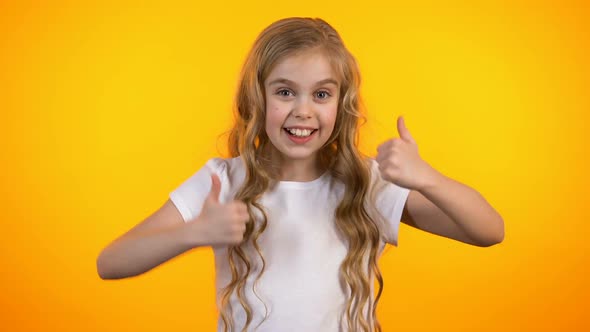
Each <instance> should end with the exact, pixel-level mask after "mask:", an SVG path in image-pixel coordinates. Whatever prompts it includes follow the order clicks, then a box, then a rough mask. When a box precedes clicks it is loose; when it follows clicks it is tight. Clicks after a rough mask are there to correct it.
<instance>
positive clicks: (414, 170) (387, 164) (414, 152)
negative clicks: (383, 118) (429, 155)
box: [376, 116, 437, 191]
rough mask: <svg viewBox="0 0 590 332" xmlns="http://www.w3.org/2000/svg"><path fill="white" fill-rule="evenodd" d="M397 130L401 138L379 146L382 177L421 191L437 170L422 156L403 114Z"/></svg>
mask: <svg viewBox="0 0 590 332" xmlns="http://www.w3.org/2000/svg"><path fill="white" fill-rule="evenodd" d="M397 131H398V133H399V136H400V138H392V139H390V140H388V141H386V142H384V143H383V144H381V145H379V147H378V148H377V157H376V161H377V163H378V164H379V171H380V172H381V177H382V178H383V179H385V180H387V181H389V182H392V183H394V184H396V185H398V186H400V187H404V188H407V189H413V190H418V191H420V190H422V188H424V186H426V185H427V184H428V183H430V182H429V181H432V179H434V177H435V176H436V174H437V172H436V170H435V169H434V168H432V167H431V166H430V165H429V164H428V163H426V162H425V161H424V160H422V158H420V155H419V154H418V145H417V144H416V141H415V140H414V138H413V137H412V135H410V131H409V130H408V128H406V125H405V123H404V120H403V118H402V117H401V116H400V117H398V118H397Z"/></svg>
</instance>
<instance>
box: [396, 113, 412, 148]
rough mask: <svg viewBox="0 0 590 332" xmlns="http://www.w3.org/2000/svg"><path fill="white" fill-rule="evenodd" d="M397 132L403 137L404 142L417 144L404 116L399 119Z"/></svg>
mask: <svg viewBox="0 0 590 332" xmlns="http://www.w3.org/2000/svg"><path fill="white" fill-rule="evenodd" d="M397 132H398V133H399V137H401V138H402V139H403V140H405V141H408V142H410V143H416V141H414V138H413V137H412V135H411V134H410V131H409V130H408V128H407V127H406V123H405V121H404V118H403V117H402V116H399V117H398V118H397Z"/></svg>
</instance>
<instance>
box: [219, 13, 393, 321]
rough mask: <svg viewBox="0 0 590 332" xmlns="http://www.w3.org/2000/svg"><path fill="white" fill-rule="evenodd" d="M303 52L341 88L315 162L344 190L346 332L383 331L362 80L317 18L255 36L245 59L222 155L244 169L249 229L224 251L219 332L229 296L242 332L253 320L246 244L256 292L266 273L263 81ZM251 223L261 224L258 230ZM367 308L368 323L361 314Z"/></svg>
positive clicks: (288, 21) (269, 175) (340, 221)
mask: <svg viewBox="0 0 590 332" xmlns="http://www.w3.org/2000/svg"><path fill="white" fill-rule="evenodd" d="M306 51H318V52H322V54H324V55H325V56H326V57H327V58H328V59H329V61H330V64H331V66H332V68H333V71H334V72H335V73H336V75H338V76H339V79H340V82H341V84H340V93H339V100H338V110H337V115H336V121H335V127H334V130H333V132H332V135H331V136H330V138H329V139H328V141H327V142H326V144H325V145H324V146H323V147H322V148H321V149H320V151H319V154H318V156H319V162H320V164H321V165H322V167H326V168H328V169H330V172H331V175H332V177H333V179H335V180H337V181H341V182H342V183H343V184H344V188H345V190H344V196H343V198H342V200H341V201H340V203H339V205H338V207H337V208H336V211H335V225H336V228H337V231H338V232H339V234H340V235H341V237H342V238H343V239H345V240H346V241H347V242H348V253H347V256H346V257H345V259H344V261H343V262H342V264H341V266H340V269H339V282H340V284H341V286H343V287H346V288H347V290H349V294H348V298H347V301H346V320H347V324H348V329H349V330H350V331H363V332H365V331H366V332H373V331H379V332H380V331H381V326H380V324H379V322H378V320H377V317H376V307H377V303H378V302H379V298H380V297H381V293H382V290H383V278H382V276H381V272H380V270H379V266H378V264H377V259H378V251H379V245H380V239H381V236H382V234H381V232H380V229H379V227H378V226H377V222H376V221H375V220H374V219H373V218H372V216H371V213H369V210H368V208H369V207H368V206H366V204H367V202H373V200H372V198H373V197H374V196H373V192H372V191H370V187H372V186H371V185H370V184H371V173H370V165H369V163H368V161H369V160H368V158H367V157H366V156H364V155H362V154H361V152H360V151H359V149H358V140H359V135H358V129H359V127H360V126H361V125H362V124H364V123H365V122H366V117H365V116H364V115H363V114H362V112H361V107H362V101H361V96H360V93H359V88H360V80H361V79H360V72H359V69H358V65H357V62H356V60H355V58H354V57H353V56H352V54H351V53H350V52H349V51H348V50H347V48H346V47H345V45H344V43H343V41H342V39H341V37H340V35H339V34H338V32H337V31H336V30H335V29H334V28H333V27H332V26H330V25H329V24H328V23H327V22H325V21H324V20H322V19H319V18H315V19H314V18H299V17H295V18H285V19H281V20H279V21H276V22H274V23H272V24H271V25H270V26H268V27H267V28H266V29H264V30H263V31H262V32H261V33H260V35H259V36H258V37H257V39H256V41H255V42H254V45H253V46H252V49H251V50H250V52H249V53H248V55H247V57H246V59H245V62H244V65H243V68H242V71H241V73H240V78H239V81H238V86H237V93H236V96H235V100H234V116H235V123H234V126H233V128H232V129H231V130H230V132H229V137H228V149H229V154H230V155H231V157H238V156H239V157H241V159H242V161H243V162H244V165H245V168H246V174H245V180H244V183H243V184H242V186H241V187H240V188H239V190H238V191H237V193H236V195H235V197H234V199H236V200H241V201H243V202H244V203H246V204H247V206H248V213H249V214H250V221H249V222H248V223H247V224H246V231H245V233H244V239H243V241H242V243H240V244H239V245H236V246H229V247H228V248H227V250H228V259H229V266H230V269H231V273H232V277H231V281H230V282H229V283H228V285H227V286H226V287H224V288H223V289H222V295H221V308H220V314H221V318H222V320H223V323H224V331H225V332H227V331H228V329H229V331H233V330H234V322H233V319H232V317H233V314H232V308H231V302H230V297H231V294H232V293H233V292H234V291H235V292H237V298H238V300H239V302H240V304H241V305H242V307H243V308H244V311H245V312H246V323H245V326H244V328H243V330H242V332H244V331H247V329H248V326H249V325H250V323H251V322H252V318H253V315H252V308H251V307H250V305H249V304H248V303H247V301H246V299H245V296H244V288H245V285H246V280H247V278H248V276H249V275H250V272H251V271H252V269H253V266H252V263H251V261H250V257H248V255H247V254H246V251H245V250H244V246H245V245H246V244H247V243H251V244H252V245H253V247H254V248H255V250H256V251H257V253H258V255H259V257H260V258H261V260H262V269H261V271H260V272H259V274H258V276H257V278H256V280H255V282H254V288H255V286H256V283H257V282H258V281H259V280H260V277H261V275H262V274H263V273H264V270H265V260H264V257H263V255H262V252H261V251H260V247H259V246H258V238H259V237H260V235H261V234H262V233H263V232H264V230H265V229H266V226H267V222H268V220H267V214H266V212H265V210H264V208H263V206H262V205H261V204H260V203H259V202H258V200H259V199H260V198H261V197H262V195H263V194H264V192H265V191H266V190H268V189H269V188H271V187H272V186H273V185H274V184H275V183H276V180H277V174H276V172H275V170H274V168H273V166H272V165H271V162H270V160H271V157H270V153H272V149H271V145H272V144H271V143H270V141H269V138H268V136H267V134H266V132H265V117H266V114H265V112H266V105H265V88H264V81H265V80H266V78H267V77H268V76H269V74H270V72H271V71H272V69H273V68H274V66H275V65H276V64H277V63H278V62H279V61H281V60H282V59H284V58H285V57H288V56H292V55H295V54H298V53H300V52H306ZM361 122H362V123H361ZM254 208H256V209H257V210H258V211H259V212H260V215H261V218H256V214H255V212H256V211H254ZM375 217H377V218H378V216H375ZM257 219H262V220H260V222H259V224H257V222H256V220H257ZM367 255H368V257H367ZM367 258H368V259H367ZM238 264H240V265H241V266H242V268H239V267H238ZM373 273H374V274H375V276H376V279H377V281H378V282H379V291H378V294H377V296H376V298H375V300H374V301H373V294H371V285H370V282H371V280H372V276H373ZM367 305H368V310H369V314H370V316H369V314H365V313H364V310H366V309H367V308H366V306H367ZM265 319H266V316H265Z"/></svg>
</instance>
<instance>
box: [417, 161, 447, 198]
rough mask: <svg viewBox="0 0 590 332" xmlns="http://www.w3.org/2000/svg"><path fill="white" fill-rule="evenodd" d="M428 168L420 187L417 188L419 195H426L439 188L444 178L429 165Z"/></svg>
mask: <svg viewBox="0 0 590 332" xmlns="http://www.w3.org/2000/svg"><path fill="white" fill-rule="evenodd" d="M428 168H429V170H428V172H427V173H426V174H427V175H426V176H425V177H424V178H423V182H422V185H421V186H420V187H419V188H418V191H419V192H420V193H421V194H424V193H427V192H429V191H432V190H433V189H435V188H437V187H439V186H440V185H441V184H442V183H443V182H444V180H445V178H446V177H445V176H444V175H443V174H442V173H440V172H439V171H437V170H436V169H434V168H433V167H431V166H430V165H429V166H428Z"/></svg>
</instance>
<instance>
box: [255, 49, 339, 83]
mask: <svg viewBox="0 0 590 332" xmlns="http://www.w3.org/2000/svg"><path fill="white" fill-rule="evenodd" d="M277 79H284V80H288V81H291V82H293V83H295V84H297V85H301V86H312V85H315V84H317V83H318V82H320V81H324V80H327V79H332V80H333V81H336V83H338V81H339V79H338V75H337V74H336V72H335V71H334V68H333V67H332V65H331V64H330V61H329V59H328V57H327V56H325V55H324V54H322V53H320V52H305V53H301V54H296V55H291V56H287V57H285V58H284V59H281V60H280V61H278V62H277V63H276V64H275V66H274V67H273V69H272V70H271V72H270V73H269V75H268V77H267V79H266V81H265V84H266V85H269V84H271V83H272V82H276V81H277ZM283 82H284V81H283Z"/></svg>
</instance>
